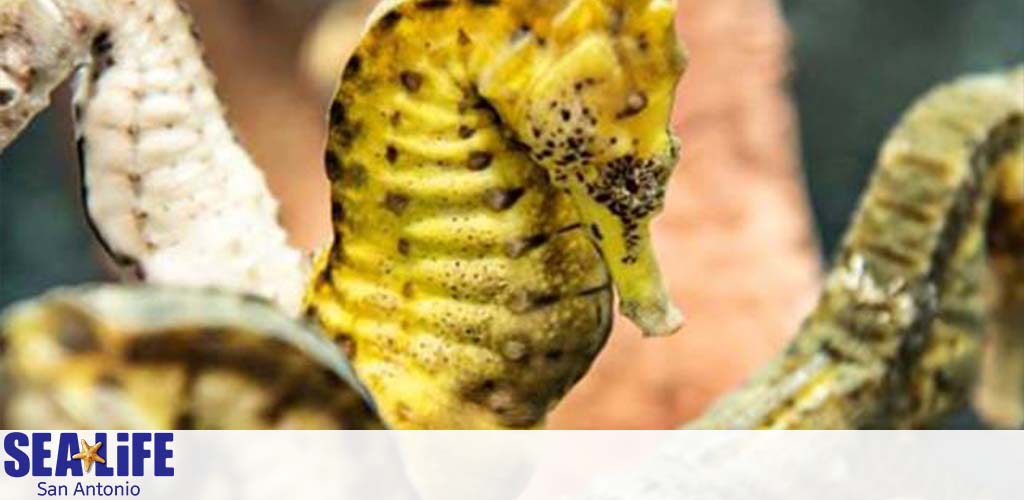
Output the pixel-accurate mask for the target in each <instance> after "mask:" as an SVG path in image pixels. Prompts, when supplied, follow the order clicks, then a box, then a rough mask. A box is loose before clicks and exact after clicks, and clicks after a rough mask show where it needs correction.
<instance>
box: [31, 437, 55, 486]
mask: <svg viewBox="0 0 1024 500" xmlns="http://www.w3.org/2000/svg"><path fill="white" fill-rule="evenodd" d="M49 442H50V435H49V434H42V433H38V432H37V433H33V434H32V475H33V476H43V477H48V476H52V475H53V470H52V469H50V468H49V467H47V466H46V459H47V458H50V455H53V454H52V453H50V450H48V449H46V443H49Z"/></svg>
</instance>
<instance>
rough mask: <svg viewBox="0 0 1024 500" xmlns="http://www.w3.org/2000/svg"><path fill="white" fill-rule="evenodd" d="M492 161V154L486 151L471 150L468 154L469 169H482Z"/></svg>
mask: <svg viewBox="0 0 1024 500" xmlns="http://www.w3.org/2000/svg"><path fill="white" fill-rule="evenodd" d="M493 161H494V154H493V153H490V152H488V151H473V152H472V153H470V154H469V169H470V170H483V169H485V168H487V167H489V166H491V163H492V162H493Z"/></svg>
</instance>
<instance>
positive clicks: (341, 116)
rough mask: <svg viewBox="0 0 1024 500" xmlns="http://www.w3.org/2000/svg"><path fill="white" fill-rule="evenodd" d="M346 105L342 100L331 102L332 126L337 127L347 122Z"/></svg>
mask: <svg viewBox="0 0 1024 500" xmlns="http://www.w3.org/2000/svg"><path fill="white" fill-rule="evenodd" d="M345 117H346V113H345V105H344V104H342V103H341V101H334V102H332V103H331V110H330V122H331V126H332V127H336V126H338V125H341V124H342V123H345Z"/></svg>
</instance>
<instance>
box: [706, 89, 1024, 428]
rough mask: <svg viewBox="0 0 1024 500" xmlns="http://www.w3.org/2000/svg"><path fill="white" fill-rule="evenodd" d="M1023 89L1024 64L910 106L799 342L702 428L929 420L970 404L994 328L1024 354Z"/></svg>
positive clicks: (1014, 358) (1012, 351)
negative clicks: (991, 298)
mask: <svg viewBox="0 0 1024 500" xmlns="http://www.w3.org/2000/svg"><path fill="white" fill-rule="evenodd" d="M1022 89H1024V69H1017V70H1014V71H1012V72H1007V73H999V74H990V75H976V76H971V77H967V78H963V79H961V80H959V81H956V82H954V83H951V84H947V85H942V86H940V87H938V88H936V89H935V90H933V91H932V92H930V93H929V94H928V95H926V96H925V97H924V98H922V99H921V100H920V101H919V102H918V103H917V104H915V105H914V106H913V108H911V109H910V110H909V111H908V112H907V114H906V116H905V117H904V118H903V120H902V122H901V123H900V124H899V125H898V126H897V127H896V128H895V129H894V130H893V132H892V133H891V135H890V136H889V139H888V140H887V141H886V143H885V145H884V146H883V147H882V151H881V154H880V156H879V162H878V168H877V170H876V173H875V174H874V177H873V179H872V182H871V185H870V187H869V189H868V191H867V193H866V194H865V196H864V199H863V202H862V205H861V208H860V210H859V211H858V213H857V214H856V216H855V217H854V219H853V223H852V225H851V228H850V230H849V232H848V233H847V235H846V237H845V240H844V243H843V247H842V249H841V250H840V253H839V255H838V258H837V263H836V266H835V268H834V269H833V271H832V272H831V273H830V275H829V277H828V279H827V281H826V286H825V290H824V292H823V294H822V297H821V299H820V302H819V304H818V306H817V307H816V308H815V310H814V311H813V312H812V313H811V315H810V317H808V319H807V320H806V321H805V322H804V325H803V326H802V327H801V330H800V332H799V333H798V335H797V337H796V339H795V340H794V342H793V343H792V344H791V345H790V346H789V348H787V349H786V351H785V352H784V353H783V354H782V355H780V356H779V357H778V358H777V359H776V360H775V361H773V362H772V363H771V364H770V365H769V366H767V367H766V368H765V369H764V370H762V371H761V373H759V374H758V375H756V376H755V377H754V378H753V379H752V380H751V381H750V382H749V383H748V384H747V385H746V386H745V387H743V388H741V389H740V390H738V391H736V392H735V393H732V394H730V395H729V396H728V397H727V398H726V399H724V400H722V401H721V402H720V403H718V404H717V405H716V406H714V407H713V408H712V409H711V410H710V411H709V412H708V413H707V414H706V415H704V416H703V417H702V418H701V419H700V420H698V421H697V422H696V423H695V424H694V426H695V427H702V428H706V427H714V428H723V427H724V428H751V427H767V428H794V427H799V428H839V429H848V428H860V427H918V426H925V425H931V424H934V423H935V422H936V419H937V418H939V417H941V416H943V415H945V414H946V413H948V412H949V411H952V410H955V409H957V408H960V407H962V406H963V405H964V404H965V403H966V401H967V397H968V394H969V389H970V386H971V382H972V380H973V379H974V377H975V374H976V371H977V364H978V358H979V356H978V354H979V347H980V344H981V339H982V335H983V334H984V333H985V332H986V331H988V332H990V333H992V334H994V335H995V336H996V338H997V339H1001V340H998V341H997V344H1002V348H1003V349H1004V351H1003V352H1001V353H1000V354H1001V355H1002V359H1000V360H996V361H995V362H996V363H1001V364H1002V365H1001V366H1002V367H1004V368H1005V367H1006V366H1008V365H1007V363H1010V364H1019V357H1020V356H1022V355H1024V349H1021V348H1020V347H1010V346H1013V345H1017V344H1019V343H1020V342H1019V340H1016V337H1017V336H1019V335H1020V334H1021V332H1022V331H1024V330H1022V329H1021V328H1022V325H1024V320H1022V319H1021V317H1020V306H1021V304H1024V299H1022V297H1024V295H1021V292H1020V289H1021V283H1022V282H1021V281H1020V279H1021V277H1022V276H1024V272H1022V270H1024V261H1022V260H1021V256H1024V232H1022V229H1024V216H1022V215H1024V209H1022V207H1024V196H1022V191H1024V156H1022V152H1024V149H1022V145H1024V93H1022ZM989 270H991V271H995V272H994V273H991V274H993V275H994V276H996V277H998V278H999V279H997V280H995V282H994V283H986V280H985V278H986V275H987V274H989V273H988V271H989ZM987 287H991V288H993V289H996V290H999V291H1000V292H999V293H995V294H991V295H999V296H1000V297H999V301H998V302H997V303H995V304H987V303H986V302H987V301H986V300H985V298H986V297H985V295H986V294H985V293H983V291H984V290H985V289H986V288H987ZM1012 373H1017V374H1018V376H1019V372H1011V371H1009V370H1008V371H1007V372H1006V375H1011V374H1012ZM1021 383H1022V381H1021V380H1019V379H1018V380H1016V381H1012V384H1011V385H1012V387H1015V388H1017V389H1018V390H1019V388H1020V387H1021ZM1019 401H1020V399H1019V396H1017V397H1016V398H1015V402H1019ZM1017 411H1019V410H1017Z"/></svg>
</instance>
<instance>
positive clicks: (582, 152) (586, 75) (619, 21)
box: [481, 0, 685, 335]
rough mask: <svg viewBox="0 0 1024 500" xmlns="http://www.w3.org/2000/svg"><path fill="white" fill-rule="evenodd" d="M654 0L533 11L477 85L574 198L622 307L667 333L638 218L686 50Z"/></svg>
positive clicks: (670, 141) (648, 202)
mask: <svg viewBox="0 0 1024 500" xmlns="http://www.w3.org/2000/svg"><path fill="white" fill-rule="evenodd" d="M674 19H675V6H674V3H673V2H670V1H664V0H573V1H570V2H567V4H566V6H565V7H564V8H563V9H562V10H560V11H558V12H557V13H556V14H555V15H553V16H552V18H551V19H550V23H549V24H546V23H537V26H532V27H531V29H530V30H529V32H528V33H526V34H524V35H523V37H522V39H521V40H518V41H517V42H516V45H515V46H514V47H513V48H512V49H511V50H510V51H509V53H508V54H506V55H505V56H504V57H503V58H501V60H500V61H498V62H497V63H496V64H494V66H493V69H492V70H491V71H490V73H488V74H485V75H484V78H483V85H482V86H481V91H482V93H483V94H484V95H485V96H487V97H488V98H489V99H491V100H492V101H493V102H494V103H495V105H496V106H497V107H498V108H499V109H500V110H501V112H502V115H503V116H504V117H505V118H506V119H507V120H508V122H509V127H510V128H511V129H512V130H513V133H514V134H515V135H516V138H517V139H518V140H519V141H521V142H523V143H524V144H526V145H527V146H528V147H529V150H530V156H531V158H532V159H533V160H534V162H535V163H537V164H538V165H540V166H541V167H543V168H544V169H545V170H546V171H547V172H548V174H549V176H550V178H551V181H552V183H554V185H556V186H558V187H560V188H562V189H563V190H564V191H565V192H567V193H568V194H569V196H571V197H572V199H573V200H574V203H575V205H576V207H577V209H578V210H579V212H580V215H581V218H582V219H583V220H584V222H585V223H587V224H589V225H590V230H591V235H592V238H593V239H594V241H595V243H596V244H597V246H598V248H599V249H600V250H601V251H602V254H603V256H604V259H605V263H606V265H607V266H608V268H609V270H610V271H611V274H612V277H613V279H614V280H615V282H616V288H617V290H618V292H619V297H620V300H621V306H622V310H623V312H624V313H625V314H626V315H627V316H629V317H630V318H631V319H633V321H634V322H636V323H637V324H638V326H640V327H641V328H642V329H643V330H644V331H645V332H646V333H648V334H651V335H662V334H668V333H671V332H672V331H674V330H675V329H677V328H678V327H679V326H680V324H681V321H682V319H681V316H680V315H679V313H678V312H677V311H676V310H675V309H674V308H673V307H672V306H671V304H669V303H668V300H667V294H666V292H665V290H664V286H663V284H662V283H661V277H660V273H659V271H658V268H657V263H656V262H655V261H654V257H653V253H652V250H651V243H650V236H649V231H648V226H649V223H650V220H651V219H652V218H653V217H654V216H655V215H656V214H657V213H658V212H660V210H661V208H662V206H663V203H664V199H665V191H666V184H667V182H668V179H669V176H670V174H671V172H672V170H673V168H674V166H675V164H676V161H677V156H678V151H679V146H678V142H677V140H676V138H675V137H674V135H673V134H672V131H671V130H670V126H669V118H670V115H671V111H672V107H673V100H674V99H673V98H674V95H675V91H674V89H675V86H676V83H677V80H678V78H679V76H680V75H681V73H682V72H683V69H684V66H685V56H684V54H683V52H682V50H681V47H680V44H679V43H678V41H677V36H676V33H675V29H674V23H673V21H674Z"/></svg>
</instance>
